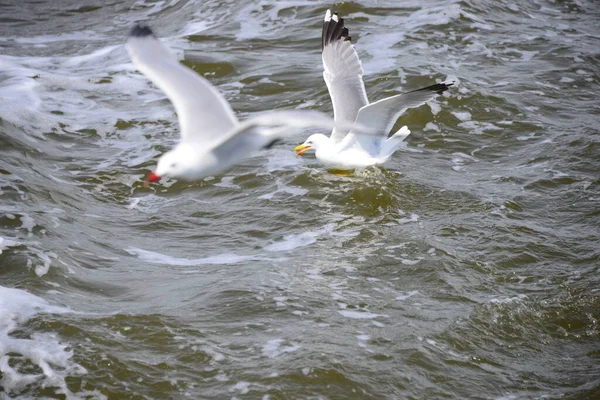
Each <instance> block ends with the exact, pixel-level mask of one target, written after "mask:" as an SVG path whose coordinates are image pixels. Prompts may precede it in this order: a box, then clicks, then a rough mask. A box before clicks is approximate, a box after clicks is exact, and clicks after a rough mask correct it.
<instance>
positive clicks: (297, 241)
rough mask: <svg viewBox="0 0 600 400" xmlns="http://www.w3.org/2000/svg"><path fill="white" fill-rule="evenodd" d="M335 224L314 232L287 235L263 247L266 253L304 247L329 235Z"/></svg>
mask: <svg viewBox="0 0 600 400" xmlns="http://www.w3.org/2000/svg"><path fill="white" fill-rule="evenodd" d="M334 228H335V224H327V225H325V226H324V227H323V228H321V229H319V230H316V231H307V232H302V233H300V234H293V235H287V236H285V237H284V239H283V240H282V241H279V242H275V243H273V244H270V245H267V246H265V248H264V249H265V250H267V251H289V250H293V249H296V248H298V247H305V246H308V245H311V244H313V243H315V242H316V241H317V238H318V237H319V236H322V235H325V234H331V233H332V232H333V229H334Z"/></svg>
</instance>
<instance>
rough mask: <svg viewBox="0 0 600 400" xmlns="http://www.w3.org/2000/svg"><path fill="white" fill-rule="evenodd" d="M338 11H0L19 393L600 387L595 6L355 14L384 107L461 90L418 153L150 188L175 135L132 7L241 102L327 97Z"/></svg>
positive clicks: (255, 164) (254, 6) (7, 296)
mask: <svg viewBox="0 0 600 400" xmlns="http://www.w3.org/2000/svg"><path fill="white" fill-rule="evenodd" d="M328 6H330V4H323V3H321V2H316V1H302V0H292V1H285V2H284V1H281V2H279V1H277V2H276V1H254V2H250V1H243V2H239V3H238V2H230V1H206V2H203V1H194V0H188V1H149V0H140V1H113V2H109V3H104V2H101V1H96V2H94V1H85V2H79V3H77V4H76V5H75V2H62V3H57V2H49V1H46V2H44V1H42V2H16V1H15V2H12V3H4V4H2V5H0V49H1V51H0V53H1V55H0V154H1V157H0V200H1V201H0V207H1V209H0V237H1V239H0V250H1V254H0V397H1V398H93V399H100V398H109V399H125V398H128V399H144V398H146V399H167V398H171V399H180V398H184V397H189V398H203V399H204V398H214V399H222V398H240V399H243V398H248V399H255V398H257V399H305V398H306V399H407V398H408V399H449V398H453V399H465V398H469V399H537V398H551V399H555V398H563V399H595V398H600V378H599V377H600V340H599V339H600V333H599V328H598V322H597V321H598V318H599V317H600V311H599V310H600V291H599V283H600V278H599V276H600V275H599V267H598V261H599V258H600V246H599V244H598V236H599V227H600V215H599V202H600V178H599V175H598V171H599V167H600V145H599V142H600V135H599V132H598V128H597V123H598V118H599V114H600V112H599V110H600V100H599V98H598V92H599V89H600V87H599V76H598V71H599V66H600V53H599V49H600V31H599V28H598V20H599V16H600V8H598V4H597V3H596V2H594V1H586V0H580V1H554V2H553V1H546V0H537V1H524V0H521V1H517V2H509V1H504V0H503V1H422V2H417V1H413V2H399V1H391V0H389V1H361V2H351V3H343V4H337V9H338V10H339V11H340V14H341V15H342V16H345V17H346V24H347V26H348V27H349V29H350V33H351V36H352V38H353V41H354V43H355V44H356V47H357V49H358V52H359V54H360V56H361V58H362V60H363V66H364V69H365V82H366V85H367V91H368V93H369V97H370V99H371V100H377V99H380V98H383V97H386V96H388V95H392V94H396V93H398V92H399V91H401V90H402V89H405V90H409V89H415V88H418V87H421V86H425V85H429V84H431V83H434V82H435V81H436V79H437V80H443V79H447V78H448V79H455V80H456V81H457V84H456V87H454V88H453V89H452V90H451V91H450V93H449V96H447V97H442V98H440V99H439V101H438V102H436V104H434V105H432V106H431V107H430V106H423V107H421V108H419V109H416V110H412V111H410V112H409V113H407V114H406V115H405V116H403V117H402V118H401V120H400V121H399V123H398V125H397V127H400V126H401V125H404V124H406V125H408V126H409V128H410V129H411V130H412V132H413V134H412V135H411V136H410V137H409V138H408V140H407V147H406V149H405V150H404V151H402V152H399V153H397V154H396V155H395V156H394V157H393V158H392V160H391V161H390V162H389V163H387V164H386V165H385V166H384V168H374V169H370V170H366V171H363V172H360V173H357V174H355V175H353V176H338V175H334V174H331V173H329V172H328V171H326V170H325V169H323V168H322V167H321V166H319V164H318V163H317V162H316V161H315V159H314V156H307V157H305V158H299V157H295V155H294V153H293V152H292V148H293V147H294V146H295V145H296V144H297V143H299V142H301V141H303V140H304V138H305V135H299V136H298V137H296V138H292V139H289V140H286V141H285V142H283V143H280V144H278V145H276V146H275V147H274V148H272V149H271V150H268V151H266V152H264V153H263V154H260V155H258V156H256V157H254V158H250V159H248V160H246V161H244V162H243V163H242V164H240V165H238V166H237V167H235V168H233V169H232V170H230V171H228V172H227V173H226V174H224V175H222V176H216V177H214V178H210V179H207V180H206V181H203V182H198V183H193V184H188V183H181V182H165V183H164V184H162V185H157V186H153V187H151V188H149V189H145V188H144V187H143V185H142V178H143V177H144V176H145V174H146V173H147V171H148V169H151V168H152V167H153V166H154V164H155V163H156V159H157V157H158V156H159V155H160V154H162V153H163V152H164V151H165V150H166V149H168V148H170V147H171V146H172V145H173V143H175V141H176V140H177V131H178V128H177V124H176V122H177V120H176V116H175V115H174V112H173V109H172V107H171V105H170V103H169V102H168V101H167V100H166V98H165V97H164V95H163V94H162V93H161V92H160V91H159V90H158V89H156V88H155V87H154V86H152V85H151V84H150V83H149V81H148V80H147V79H146V78H144V77H143V76H141V75H140V74H138V73H137V72H135V70H134V68H133V66H132V65H131V63H130V62H129V58H128V56H127V54H126V52H125V49H124V47H123V43H124V40H125V36H126V34H127V31H128V30H129V28H130V27H131V26H132V24H133V23H134V22H135V21H138V20H144V21H147V22H148V23H149V24H151V26H152V27H153V28H154V30H155V31H156V33H157V35H159V36H160V37H162V38H163V40H164V41H165V42H166V43H167V44H168V45H169V46H171V47H172V48H174V49H177V51H179V54H180V55H181V56H182V57H185V61H184V63H185V64H186V65H188V66H190V67H192V68H194V69H195V70H196V71H198V72H199V73H202V74H204V75H205V76H206V77H207V78H208V79H209V80H210V81H211V82H212V83H213V84H214V85H216V86H217V87H218V88H219V90H220V91H221V92H223V93H224V94H225V96H226V98H227V99H228V100H229V101H230V102H231V104H232V106H233V108H234V109H235V110H236V112H237V113H238V114H239V115H240V116H241V117H242V118H243V117H245V116H248V115H251V114H253V113H255V112H259V111H264V110H267V109H286V108H292V109H293V108H309V109H317V110H321V111H324V112H331V103H330V100H329V96H328V94H327V91H326V88H325V85H324V83H323V81H322V77H321V71H322V69H321V65H320V62H321V61H320V34H321V21H322V16H323V14H324V12H325V10H326V8H327V7H328ZM307 134H308V133H307ZM13 288H16V289H13Z"/></svg>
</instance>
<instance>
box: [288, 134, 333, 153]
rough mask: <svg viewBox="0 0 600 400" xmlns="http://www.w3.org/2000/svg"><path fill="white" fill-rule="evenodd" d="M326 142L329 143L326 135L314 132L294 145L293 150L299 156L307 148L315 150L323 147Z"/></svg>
mask: <svg viewBox="0 0 600 400" xmlns="http://www.w3.org/2000/svg"><path fill="white" fill-rule="evenodd" d="M327 144H329V138H328V137H327V136H325V135H323V134H322V133H315V134H314V135H310V136H309V137H308V139H306V140H305V141H304V143H302V144H301V145H299V146H296V147H295V148H294V151H295V152H296V154H297V155H299V156H301V155H302V154H304V153H306V152H307V151H308V150H309V149H313V150H315V151H317V150H318V149H319V148H323V147H324V146H326V145H327Z"/></svg>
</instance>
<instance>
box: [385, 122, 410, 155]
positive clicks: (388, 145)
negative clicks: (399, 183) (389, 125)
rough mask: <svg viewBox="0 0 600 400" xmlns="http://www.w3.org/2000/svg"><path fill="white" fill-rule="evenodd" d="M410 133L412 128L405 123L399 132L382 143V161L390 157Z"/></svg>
mask: <svg viewBox="0 0 600 400" xmlns="http://www.w3.org/2000/svg"><path fill="white" fill-rule="evenodd" d="M408 135H410V130H409V129H408V127H407V126H406V125H404V126H403V127H402V128H400V129H399V130H398V132H396V133H394V134H393V135H392V136H390V138H389V139H387V140H386V141H385V142H383V143H382V144H381V151H380V152H379V157H378V158H379V159H381V160H382V161H385V160H387V159H388V158H390V156H391V155H392V154H394V152H395V151H396V150H398V148H400V146H401V145H402V142H404V139H406V137H407V136H408Z"/></svg>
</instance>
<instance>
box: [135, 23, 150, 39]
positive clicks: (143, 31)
mask: <svg viewBox="0 0 600 400" xmlns="http://www.w3.org/2000/svg"><path fill="white" fill-rule="evenodd" d="M129 36H132V37H146V36H154V32H152V29H150V27H149V26H146V25H140V24H136V25H135V26H134V27H133V28H131V31H129Z"/></svg>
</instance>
